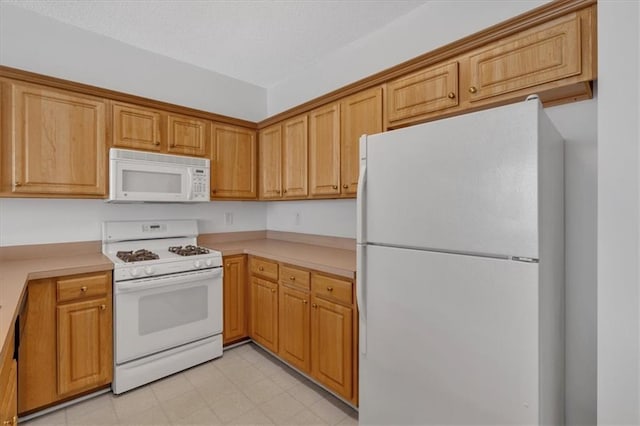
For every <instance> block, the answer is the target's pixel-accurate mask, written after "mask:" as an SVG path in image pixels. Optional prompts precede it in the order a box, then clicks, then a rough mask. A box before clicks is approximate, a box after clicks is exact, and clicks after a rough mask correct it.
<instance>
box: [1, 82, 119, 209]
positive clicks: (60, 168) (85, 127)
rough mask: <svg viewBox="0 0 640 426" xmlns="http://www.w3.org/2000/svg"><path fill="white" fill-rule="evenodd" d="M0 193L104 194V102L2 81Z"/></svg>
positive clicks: (105, 162) (90, 195)
mask: <svg viewBox="0 0 640 426" xmlns="http://www.w3.org/2000/svg"><path fill="white" fill-rule="evenodd" d="M1 84H2V105H1V109H2V126H1V127H2V135H1V137H2V140H3V143H2V153H1V154H2V175H1V177H2V179H1V182H2V185H1V186H2V194H3V195H13V196H32V195H47V196H71V197H77V196H82V197H85V198H102V197H104V196H106V193H107V182H106V179H107V172H106V169H107V145H106V134H107V127H106V124H105V121H106V119H105V117H106V101H105V100H103V99H100V98H96V97H92V96H87V95H82V94H79V93H74V92H68V91H64V90H58V89H50V88H45V87H41V86H36V85H31V84H26V83H21V82H20V83H19V82H14V81H9V80H2V81H1Z"/></svg>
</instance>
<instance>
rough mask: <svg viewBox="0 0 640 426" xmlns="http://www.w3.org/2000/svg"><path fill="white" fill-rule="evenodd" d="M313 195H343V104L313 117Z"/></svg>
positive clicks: (335, 105) (311, 179)
mask: <svg viewBox="0 0 640 426" xmlns="http://www.w3.org/2000/svg"><path fill="white" fill-rule="evenodd" d="M309 185H310V187H311V188H310V191H311V195H312V196H313V195H338V194H340V104H333V105H330V106H328V107H324V108H320V109H317V110H315V111H312V112H311V113H310V114H309Z"/></svg>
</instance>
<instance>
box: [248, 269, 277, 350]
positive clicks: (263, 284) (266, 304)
mask: <svg viewBox="0 0 640 426" xmlns="http://www.w3.org/2000/svg"><path fill="white" fill-rule="evenodd" d="M251 338H252V339H253V340H255V341H256V342H258V343H259V344H261V345H262V346H264V347H265V348H267V349H269V350H270V351H272V352H275V353H277V352H278V284H277V283H274V282H271V281H267V280H263V279H261V278H257V277H252V278H251Z"/></svg>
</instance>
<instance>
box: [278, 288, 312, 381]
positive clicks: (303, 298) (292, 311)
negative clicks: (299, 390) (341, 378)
mask: <svg viewBox="0 0 640 426" xmlns="http://www.w3.org/2000/svg"><path fill="white" fill-rule="evenodd" d="M309 299H310V297H309V292H305V291H301V290H296V289H293V288H289V287H286V286H281V287H280V305H279V307H278V311H279V317H280V321H279V328H280V332H279V336H280V350H279V351H278V354H279V355H280V356H281V357H282V358H283V359H285V360H286V361H288V362H289V363H291V365H294V366H295V367H297V368H299V369H300V370H302V371H304V372H307V373H308V372H310V371H311V362H310V352H311V345H310V327H309V326H310V319H309V309H310V308H309V306H310V304H309Z"/></svg>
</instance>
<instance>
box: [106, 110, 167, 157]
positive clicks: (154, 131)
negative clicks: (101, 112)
mask: <svg viewBox="0 0 640 426" xmlns="http://www.w3.org/2000/svg"><path fill="white" fill-rule="evenodd" d="M111 111H112V114H113V129H112V142H111V143H112V145H113V146H115V147H118V148H129V149H143V150H146V151H160V150H161V144H162V142H161V141H162V137H161V135H160V125H161V124H160V123H161V114H160V112H159V111H156V110H152V109H148V108H142V107H138V106H136V105H129V104H123V103H113V104H112V109H111Z"/></svg>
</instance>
